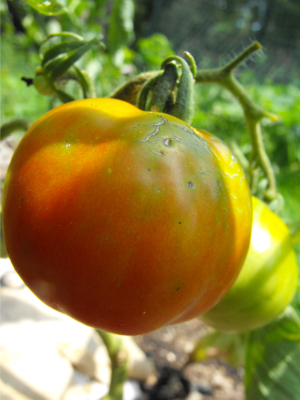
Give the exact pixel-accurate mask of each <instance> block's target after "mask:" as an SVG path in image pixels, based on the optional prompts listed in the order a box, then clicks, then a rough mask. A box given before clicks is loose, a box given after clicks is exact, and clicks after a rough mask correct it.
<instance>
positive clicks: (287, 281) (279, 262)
mask: <svg viewBox="0 0 300 400" xmlns="http://www.w3.org/2000/svg"><path fill="white" fill-rule="evenodd" d="M297 280H298V267H297V260H296V255H295V252H294V249H293V245H292V241H291V237H290V234H289V231H288V228H287V226H286V225H285V223H284V222H283V221H282V219H281V218H279V217H278V216H277V215H276V214H274V213H273V212H272V211H271V210H270V209H269V208H268V207H267V206H266V204H265V203H264V202H262V201H261V200H259V199H258V198H256V197H253V228H252V236H251V244H250V248H249V252H248V255H247V258H246V261H245V264H244V265H243V268H242V271H241V273H240V275H239V277H238V279H237V280H236V282H235V284H234V285H233V287H232V288H231V289H230V291H229V292H228V293H227V295H226V296H225V297H224V298H223V299H222V300H221V301H220V302H219V303H218V304H217V305H216V306H215V307H213V308H212V309H211V310H210V311H208V312H207V313H205V314H204V315H202V316H201V317H200V318H201V319H202V320H203V321H204V322H206V323H207V324H208V325H210V326H212V327H214V328H216V329H218V330H220V331H224V332H229V333H238V332H243V331H248V330H253V329H256V328H259V327H260V326H263V325H265V324H267V323H268V322H270V321H271V320H272V319H273V318H275V317H276V316H278V315H279V314H280V313H281V312H282V311H283V310H284V309H285V307H286V306H287V305H288V304H289V303H290V302H291V300H292V298H293V297H294V294H295V291H296V288H297Z"/></svg>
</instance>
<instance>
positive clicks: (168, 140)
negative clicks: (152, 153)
mask: <svg viewBox="0 0 300 400" xmlns="http://www.w3.org/2000/svg"><path fill="white" fill-rule="evenodd" d="M163 143H164V145H166V146H170V145H171V139H163Z"/></svg>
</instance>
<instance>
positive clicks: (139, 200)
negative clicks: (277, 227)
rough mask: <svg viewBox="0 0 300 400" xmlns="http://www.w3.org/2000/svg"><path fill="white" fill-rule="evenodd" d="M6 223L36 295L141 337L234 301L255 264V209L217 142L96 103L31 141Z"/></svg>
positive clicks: (161, 119)
mask: <svg viewBox="0 0 300 400" xmlns="http://www.w3.org/2000/svg"><path fill="white" fill-rule="evenodd" d="M214 141H215V143H217V144H218V146H215V144H214ZM3 223H4V236H5V241H6V246H7V251H8V254H9V257H10V258H11V261H12V264H13V265H14V267H15V269H16V271H17V272H18V273H19V275H20V276H21V277H22V279H23V280H24V282H25V283H26V284H27V286H28V287H29V288H30V289H31V290H32V292H33V293H35V295H36V296H37V297H38V298H40V299H41V300H42V301H43V302H44V303H46V304H47V305H48V306H50V307H52V308H54V309H56V310H58V311H60V312H63V313H65V314H67V315H69V316H71V317H73V318H74V319H76V320H78V321H80V322H82V323H84V324H86V325H90V326H93V327H95V328H98V329H102V330H107V331H109V332H114V333H119V334H128V335H137V334H142V333H146V332H149V331H153V330H155V329H157V328H159V327H161V326H163V325H165V324H171V323H177V322H182V321H185V320H187V319H191V318H194V317H196V316H198V315H199V314H201V313H203V312H205V311H207V310H208V309H210V308H211V307H213V306H214V305H215V304H216V303H217V302H218V301H219V300H220V299H221V298H222V297H223V296H224V295H225V293H226V292H227V291H228V290H229V288H230V287H231V286H232V285H233V283H234V281H235V279H236V278H237V276H238V274H239V272H240V269H241V267H242V264H243V262H244V259H245V257H246V253H247V250H248V247H249V243H250V236H251V224H252V205H251V195H250V193H249V188H248V184H247V182H246V179H245V176H244V173H243V171H242V169H241V167H240V165H239V163H238V162H237V161H236V160H235V159H234V157H233V156H232V154H231V153H230V152H229V150H228V148H227V147H226V146H225V145H224V144H223V143H222V142H221V141H220V140H218V139H216V138H214V137H213V136H212V135H210V134H208V133H205V132H197V131H195V130H194V129H193V128H191V127H190V126H189V125H187V124H186V123H184V122H182V121H180V120H178V119H177V118H174V117H171V116H169V115H165V114H159V113H150V112H144V111H141V110H139V109H137V108H136V107H134V106H132V105H130V104H128V103H125V102H123V101H119V100H114V99H87V100H80V101H75V102H71V103H68V104H65V105H62V106H60V107H57V108H55V109H53V110H52V111H50V112H48V113H47V114H46V115H44V116H43V117H42V118H40V119H39V120H38V121H37V122H36V123H35V124H34V125H33V126H32V127H31V128H30V129H29V131H28V132H27V133H26V135H25V136H24V138H23V139H22V141H21V143H20V145H19V146H18V148H17V149H16V151H15V153H14V156H13V158H12V161H11V164H10V166H9V169H8V172H7V177H6V182H5V188H4V196H3Z"/></svg>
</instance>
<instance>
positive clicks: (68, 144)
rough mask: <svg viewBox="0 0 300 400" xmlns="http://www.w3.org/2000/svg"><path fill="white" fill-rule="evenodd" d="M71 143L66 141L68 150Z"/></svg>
mask: <svg viewBox="0 0 300 400" xmlns="http://www.w3.org/2000/svg"><path fill="white" fill-rule="evenodd" d="M70 146H71V145H70V143H69V142H68V141H67V140H66V148H68V147H70Z"/></svg>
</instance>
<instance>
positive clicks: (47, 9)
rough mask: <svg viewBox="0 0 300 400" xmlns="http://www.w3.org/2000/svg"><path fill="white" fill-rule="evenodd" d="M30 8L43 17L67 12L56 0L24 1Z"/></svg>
mask: <svg viewBox="0 0 300 400" xmlns="http://www.w3.org/2000/svg"><path fill="white" fill-rule="evenodd" d="M25 1H26V3H28V4H29V5H30V6H31V7H32V8H34V9H35V10H37V11H38V12H39V13H40V14H44V15H60V14H65V13H66V12H68V10H67V8H66V7H64V6H62V5H61V4H60V3H59V2H58V1H57V0H25Z"/></svg>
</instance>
